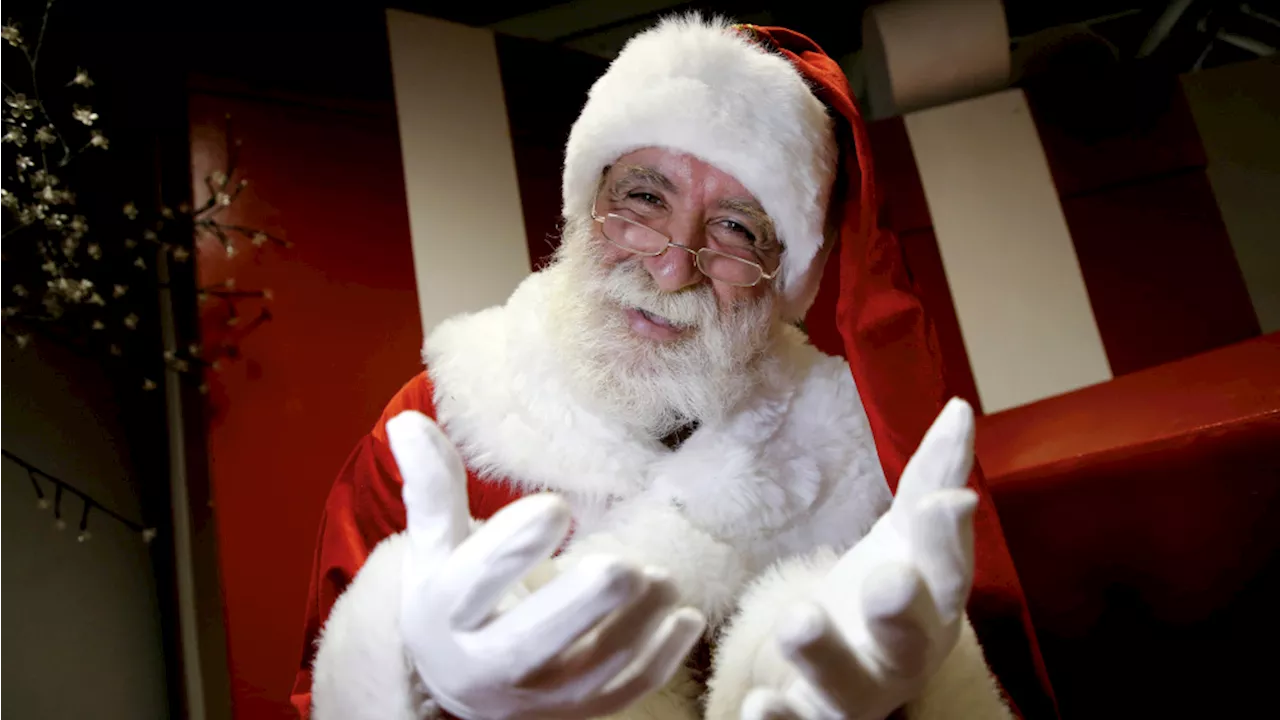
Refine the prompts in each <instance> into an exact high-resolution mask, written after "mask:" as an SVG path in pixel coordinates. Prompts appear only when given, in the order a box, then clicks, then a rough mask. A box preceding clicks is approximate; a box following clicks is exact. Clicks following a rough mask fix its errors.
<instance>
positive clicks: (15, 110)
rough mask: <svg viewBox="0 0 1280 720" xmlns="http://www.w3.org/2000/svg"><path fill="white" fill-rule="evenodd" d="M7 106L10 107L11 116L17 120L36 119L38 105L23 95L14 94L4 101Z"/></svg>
mask: <svg viewBox="0 0 1280 720" xmlns="http://www.w3.org/2000/svg"><path fill="white" fill-rule="evenodd" d="M4 102H5V104H6V105H8V106H9V114H10V115H12V116H13V117H15V118H22V119H23V120H31V119H32V118H34V117H35V116H36V115H35V109H36V104H35V103H34V102H32V101H31V100H28V99H27V96H26V95H24V94H23V93H14V94H12V95H10V96H9V97H7V98H5V99H4Z"/></svg>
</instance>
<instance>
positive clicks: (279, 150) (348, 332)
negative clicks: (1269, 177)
mask: <svg viewBox="0 0 1280 720" xmlns="http://www.w3.org/2000/svg"><path fill="white" fill-rule="evenodd" d="M190 112H191V129H192V164H193V168H192V176H193V178H195V192H196V201H197V202H201V201H203V200H204V198H206V197H207V196H208V191H207V190H206V189H205V188H204V183H203V178H204V177H205V176H206V175H208V174H210V173H211V172H213V171H214V170H218V169H220V168H222V167H223V162H224V153H223V147H224V132H223V130H224V127H225V126H224V120H223V116H224V115H225V114H226V113H230V114H231V115H232V117H233V119H234V123H235V124H234V134H235V135H236V136H237V137H239V138H241V139H242V140H243V146H242V148H241V153H240V171H239V172H238V173H237V175H236V177H237V178H239V177H246V178H248V179H249V180H250V185H249V187H248V189H247V190H246V192H245V193H244V195H243V196H242V197H241V198H240V199H239V200H238V201H237V202H236V203H235V205H233V206H232V207H231V208H230V209H229V211H228V212H227V213H226V217H225V218H224V220H225V221H227V222H232V223H236V224H240V225H248V226H255V227H261V228H263V229H267V230H270V231H273V232H280V233H282V234H284V235H286V236H287V238H288V239H289V240H291V241H292V242H293V243H294V247H293V248H292V249H289V250H285V249H281V248H272V247H267V248H264V249H262V250H261V251H258V252H254V249H253V246H252V244H251V243H249V242H247V241H244V240H241V241H240V242H238V243H237V249H238V250H239V253H238V254H237V255H236V257H234V258H232V259H228V258H227V256H226V253H225V252H223V251H222V250H221V249H220V247H218V246H217V243H216V241H204V242H203V243H202V245H201V246H200V249H199V252H200V255H199V261H200V266H199V272H200V279H201V283H202V284H204V285H209V284H215V283H220V282H223V281H224V280H226V279H227V278H229V277H234V278H235V281H236V285H237V287H238V288H241V289H246V290H248V289H256V288H269V289H270V290H271V291H272V294H273V297H274V299H273V300H272V301H271V302H270V303H268V307H270V309H271V312H272V314H273V316H274V319H272V320H271V321H270V322H267V323H266V324H265V325H263V326H262V327H260V328H259V329H257V330H255V331H254V332H253V333H252V334H250V335H248V336H247V338H245V339H244V340H243V342H241V343H239V345H240V350H241V351H242V353H243V358H242V359H240V360H234V361H229V360H223V366H224V367H223V368H222V370H221V371H220V372H219V373H217V374H216V375H212V376H211V377H210V385H211V393H210V406H211V407H210V412H211V413H212V418H211V420H210V426H209V437H208V443H209V458H210V466H211V467H210V472H211V482H212V486H213V497H214V505H215V509H214V512H215V516H216V518H217V523H218V539H219V545H220V548H219V549H220V555H221V563H220V564H221V568H220V569H221V574H222V583H223V591H224V596H225V607H226V611H225V612H226V628H227V643H228V656H229V662H230V665H231V667H230V670H231V676H232V701H233V703H234V708H235V716H236V717H237V718H242V719H243V718H252V719H254V720H257V719H259V718H286V717H291V716H292V714H291V712H290V709H289V705H288V691H289V686H290V684H291V683H292V681H293V673H294V670H295V668H296V666H297V661H298V653H299V651H300V647H299V642H300V638H301V632H302V619H303V607H304V604H305V595H306V589H307V574H308V571H309V570H310V568H311V556H312V553H313V550H314V543H315V537H316V528H317V523H318V520H319V518H320V514H321V508H322V506H323V503H324V498H325V495H326V493H327V492H328V490H329V485H330V483H331V482H332V480H333V477H334V474H335V472H336V471H337V470H338V468H340V467H341V466H342V462H343V460H344V459H345V458H346V455H347V453H348V452H349V451H350V449H351V446H352V444H353V443H354V442H355V440H356V439H357V438H359V437H360V436H361V435H362V434H363V433H364V432H366V431H367V430H368V429H369V428H370V427H371V426H372V425H373V423H374V421H375V420H376V419H377V417H378V414H379V412H380V411H381V410H382V407H383V405H384V404H385V403H386V401H387V399H388V398H390V397H391V396H392V395H393V394H394V393H395V391H396V389H397V388H399V387H400V385H401V384H402V383H404V381H405V380H406V379H408V378H409V377H411V376H412V375H413V374H414V373H415V372H417V371H418V369H419V368H420V364H419V361H418V350H419V347H420V345H421V342H422V330H421V325H420V319H419V316H418V302H417V295H416V290H415V283H414V275H413V261H412V255H411V249H410V243H409V227H408V214H407V209H406V204H405V195H404V183H403V175H402V170H401V162H400V148H399V141H398V136H397V132H396V124H395V116H394V114H393V113H392V111H391V109H390V108H389V107H388V108H385V109H384V110H382V111H378V112H372V113H369V112H359V111H355V110H353V109H351V108H344V109H320V108H317V107H309V106H306V105H301V104H284V103H279V102H274V101H269V100H243V99H232V98H229V97H218V96H213V95H206V94H198V93H197V94H193V95H192V98H191V103H190ZM258 308H259V305H258V304H255V303H252V302H251V303H247V304H246V305H245V306H244V308H243V309H242V312H241V314H242V315H245V318H244V319H243V320H242V321H241V323H240V325H241V326H243V325H244V324H245V323H247V322H248V321H249V320H250V319H251V317H252V316H253V315H256V313H257V312H258ZM226 317H227V311H226V308H225V307H224V306H223V305H221V304H220V303H218V302H207V303H206V304H205V306H204V308H203V310H202V332H203V335H204V338H205V342H206V344H210V343H212V342H215V341H216V340H217V339H218V338H220V337H225V336H226V334H227V330H228V328H227V327H226V322H225V321H226ZM236 329H237V328H233V329H232V330H236Z"/></svg>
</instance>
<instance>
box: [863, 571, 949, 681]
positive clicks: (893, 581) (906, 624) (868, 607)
mask: <svg viewBox="0 0 1280 720" xmlns="http://www.w3.org/2000/svg"><path fill="white" fill-rule="evenodd" d="M861 596H862V608H863V614H864V617H865V618H866V623H867V631H868V633H869V634H870V636H871V639H872V640H873V641H874V643H873V645H872V648H874V649H873V650H871V651H870V652H869V653H868V657H867V660H868V661H869V662H873V663H875V665H877V666H878V669H879V670H880V672H879V673H877V674H879V675H883V676H894V675H896V676H898V677H904V678H910V677H915V676H917V675H919V674H920V673H922V672H924V670H925V668H926V666H927V665H928V662H929V650H930V646H931V643H932V642H933V639H934V638H935V637H938V634H939V633H940V631H941V622H940V621H939V619H938V612H937V610H936V609H935V608H934V606H933V598H932V597H931V596H930V595H929V588H928V587H927V586H926V585H925V582H924V578H923V577H921V576H920V573H919V572H918V571H917V570H916V569H915V568H913V567H912V566H910V565H904V564H891V565H884V566H882V567H879V568H876V569H875V570H873V571H872V572H871V574H870V575H868V576H867V580H866V582H865V583H864V584H863V586H862V590H861Z"/></svg>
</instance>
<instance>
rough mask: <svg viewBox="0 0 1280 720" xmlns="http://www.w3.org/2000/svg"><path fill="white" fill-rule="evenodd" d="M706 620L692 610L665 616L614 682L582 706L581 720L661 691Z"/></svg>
mask: <svg viewBox="0 0 1280 720" xmlns="http://www.w3.org/2000/svg"><path fill="white" fill-rule="evenodd" d="M706 627H707V619H706V618H705V617H703V616H702V613H700V612H698V611H697V610H695V609H693V608H688V607H686V608H680V609H679V610H676V611H675V612H673V613H671V614H670V615H668V616H667V619H666V620H665V621H664V622H663V623H662V627H661V628H659V629H658V633H657V635H656V636H655V637H654V639H653V641H652V642H651V643H649V645H648V647H646V648H645V651H644V652H643V653H642V654H641V656H640V658H639V659H638V660H637V661H636V662H635V663H633V664H632V665H631V667H629V668H628V669H627V670H626V671H625V674H624V675H622V676H621V677H620V678H619V679H618V680H616V681H615V682H614V683H613V684H612V685H610V686H606V687H605V689H604V690H603V691H602V692H601V693H600V694H599V695H597V696H596V697H595V698H594V699H592V700H590V701H588V702H586V703H584V704H582V705H581V706H580V707H581V710H580V713H579V712H575V714H581V715H582V716H584V717H598V716H601V715H609V714H612V713H616V712H621V711H622V710H623V709H625V708H626V707H627V706H628V705H631V704H632V703H634V702H635V701H637V700H639V699H640V698H642V697H644V696H645V695H648V694H649V693H651V692H654V691H655V690H659V689H661V688H662V687H663V686H664V685H666V684H667V683H668V682H670V681H671V678H672V677H673V676H674V675H675V674H676V671H677V670H679V669H680V667H681V666H682V665H684V661H685V658H686V657H688V655H689V651H690V650H692V649H693V646H694V645H695V644H697V642H698V639H699V638H701V637H702V632H703V631H704V630H706Z"/></svg>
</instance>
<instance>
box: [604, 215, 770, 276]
mask: <svg viewBox="0 0 1280 720" xmlns="http://www.w3.org/2000/svg"><path fill="white" fill-rule="evenodd" d="M611 217H614V218H617V219H619V220H621V221H623V222H625V223H627V224H629V225H635V226H636V227H638V228H642V229H644V230H648V231H649V232H651V233H654V234H655V235H657V236H658V237H661V238H663V239H665V240H666V241H667V244H666V246H664V247H663V248H662V249H661V250H659V251H657V252H652V253H649V252H643V251H640V250H633V249H631V248H629V247H625V246H623V245H621V244H619V243H618V241H616V240H614V239H613V238H611V237H609V234H608V233H606V232H605V231H604V223H605V221H606V220H608V219H609V218H611ZM591 219H592V220H593V221H595V222H597V223H599V224H600V234H601V235H603V236H604V239H605V240H608V241H609V244H610V245H612V246H614V247H616V248H618V249H619V250H624V251H626V252H629V253H631V254H632V255H639V256H640V257H661V256H662V254H663V253H665V252H666V251H668V250H670V249H671V248H677V249H679V250H683V251H685V252H687V253H689V254H690V255H692V256H693V266H694V267H696V268H697V269H698V272H700V273H702V276H703V277H705V278H707V279H708V280H711V281H714V282H722V283H724V284H726V285H731V286H733V287H742V288H749V287H755V286H757V285H759V284H760V283H761V282H762V281H764V280H768V281H770V282H772V281H773V279H774V278H776V277H778V273H779V272H781V271H782V265H781V264H779V265H778V267H777V268H776V269H775V270H774V271H773V272H767V271H766V270H765V269H764V266H763V265H761V264H760V263H758V262H756V261H754V260H748V259H746V258H740V257H738V256H736V255H730V254H729V253H727V252H721V251H719V250H716V249H715V248H709V247H703V248H697V249H694V248H691V247H689V246H688V245H681V244H680V243H678V242H676V241H675V240H672V239H671V236H670V235H668V234H666V233H664V232H658V231H657V230H654V229H653V228H651V227H649V226H648V225H645V224H644V223H642V222H640V221H639V220H632V219H631V218H629V217H626V216H625V215H619V214H618V213H612V212H611V213H605V215H604V216H603V217H601V216H600V215H599V214H598V213H597V212H596V204H595V203H594V202H592V203H591ZM703 252H709V253H712V254H714V255H719V256H721V257H726V258H729V259H731V260H735V261H737V262H740V263H743V264H744V265H750V266H751V267H754V268H755V269H756V270H758V271H759V272H760V277H758V278H756V281H755V282H753V283H751V284H749V285H744V284H742V283H735V282H729V281H728V280H721V279H720V278H715V277H711V276H710V275H708V274H707V273H706V271H705V270H703V269H702V253H703Z"/></svg>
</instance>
